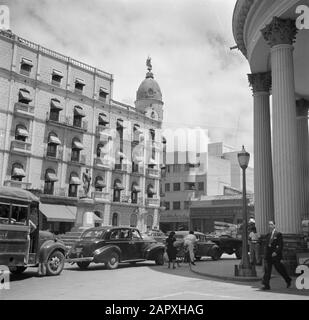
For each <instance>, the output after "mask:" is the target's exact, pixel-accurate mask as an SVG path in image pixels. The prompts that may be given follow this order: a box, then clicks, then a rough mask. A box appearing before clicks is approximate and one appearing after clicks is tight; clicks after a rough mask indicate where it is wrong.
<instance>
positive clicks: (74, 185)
mask: <svg viewBox="0 0 309 320" xmlns="http://www.w3.org/2000/svg"><path fill="white" fill-rule="evenodd" d="M80 184H81V181H80V179H79V176H78V174H77V173H76V172H72V173H71V175H70V181H69V197H77V190H78V186H79V185H80Z"/></svg>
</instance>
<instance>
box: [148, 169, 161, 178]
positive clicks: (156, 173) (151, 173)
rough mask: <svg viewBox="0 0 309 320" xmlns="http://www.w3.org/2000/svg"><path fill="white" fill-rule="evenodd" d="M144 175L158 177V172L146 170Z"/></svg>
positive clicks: (156, 170)
mask: <svg viewBox="0 0 309 320" xmlns="http://www.w3.org/2000/svg"><path fill="white" fill-rule="evenodd" d="M146 174H147V175H148V176H151V177H160V170H158V169H153V168H147V169H146Z"/></svg>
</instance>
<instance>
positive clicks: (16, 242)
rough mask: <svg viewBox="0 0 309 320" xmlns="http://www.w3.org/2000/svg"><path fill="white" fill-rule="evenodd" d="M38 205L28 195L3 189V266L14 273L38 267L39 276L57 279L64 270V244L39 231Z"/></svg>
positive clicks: (0, 233)
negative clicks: (55, 277)
mask: <svg viewBox="0 0 309 320" xmlns="http://www.w3.org/2000/svg"><path fill="white" fill-rule="evenodd" d="M39 204H40V202H39V199H38V198H37V197H36V196H34V195H33V194H32V193H31V192H29V191H26V190H22V189H20V188H11V187H0V265H5V266H8V268H9V270H10V271H11V272H12V273H15V274H19V273H22V272H24V271H25V270H26V269H27V267H39V274H40V275H50V276H55V275H59V274H60V273H61V271H62V269H63V267H64V262H65V254H66V251H67V249H66V247H65V245H64V243H63V242H62V241H60V240H58V239H57V238H56V237H55V236H54V235H53V234H52V233H50V232H46V231H40V230H39V226H40V214H39Z"/></svg>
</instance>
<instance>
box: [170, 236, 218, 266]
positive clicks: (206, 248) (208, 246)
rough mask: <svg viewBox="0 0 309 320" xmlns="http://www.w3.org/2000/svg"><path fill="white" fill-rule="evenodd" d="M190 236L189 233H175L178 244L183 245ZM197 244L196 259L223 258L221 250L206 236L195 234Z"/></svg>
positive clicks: (195, 249)
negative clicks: (205, 257) (206, 257)
mask: <svg viewBox="0 0 309 320" xmlns="http://www.w3.org/2000/svg"><path fill="white" fill-rule="evenodd" d="M188 234H189V231H175V237H176V240H177V242H180V246H181V244H182V243H183V242H184V238H185V237H186V236H187V235H188ZM194 235H195V236H196V239H197V242H196V244H195V248H194V254H195V259H196V260H200V259H201V258H202V257H204V256H208V257H211V258H212V259H213V260H218V259H220V257H221V254H222V253H221V250H220V248H219V246H218V245H216V244H215V243H214V242H212V241H211V240H208V239H207V238H206V235H205V234H204V233H201V232H194Z"/></svg>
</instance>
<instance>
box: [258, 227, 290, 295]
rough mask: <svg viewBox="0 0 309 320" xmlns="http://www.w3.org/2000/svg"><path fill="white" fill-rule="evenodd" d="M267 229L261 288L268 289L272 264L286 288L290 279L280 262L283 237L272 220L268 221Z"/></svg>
mask: <svg viewBox="0 0 309 320" xmlns="http://www.w3.org/2000/svg"><path fill="white" fill-rule="evenodd" d="M268 225H269V230H270V232H269V233H268V234H267V236H266V248H265V261H264V271H265V274H264V277H263V282H262V283H263V285H264V287H263V288H262V290H270V285H269V281H270V277H271V270H272V266H273V265H274V266H275V269H276V270H277V271H278V273H279V274H280V275H281V276H282V277H283V279H284V280H285V282H286V284H287V288H289V287H290V286H291V281H292V279H291V278H290V277H289V275H288V274H287V272H286V269H285V267H284V265H283V263H282V262H281V259H282V250H283V239H282V233H281V232H279V231H277V230H276V227H275V224H274V222H273V221H269V224H268Z"/></svg>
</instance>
